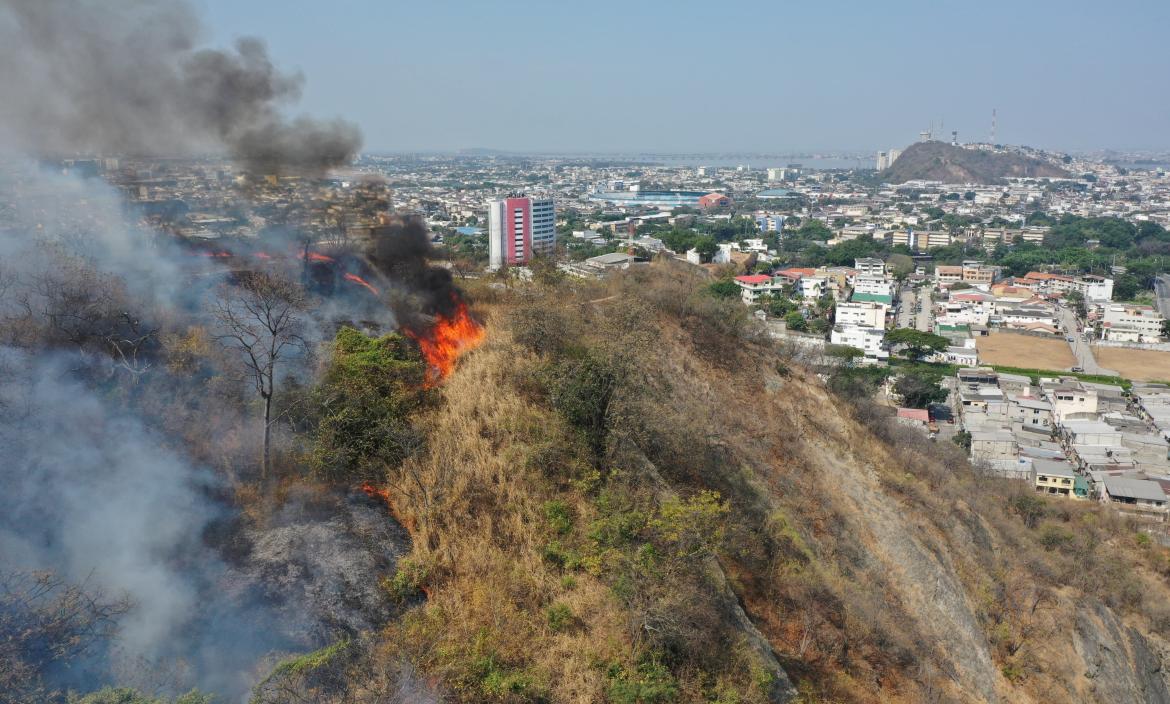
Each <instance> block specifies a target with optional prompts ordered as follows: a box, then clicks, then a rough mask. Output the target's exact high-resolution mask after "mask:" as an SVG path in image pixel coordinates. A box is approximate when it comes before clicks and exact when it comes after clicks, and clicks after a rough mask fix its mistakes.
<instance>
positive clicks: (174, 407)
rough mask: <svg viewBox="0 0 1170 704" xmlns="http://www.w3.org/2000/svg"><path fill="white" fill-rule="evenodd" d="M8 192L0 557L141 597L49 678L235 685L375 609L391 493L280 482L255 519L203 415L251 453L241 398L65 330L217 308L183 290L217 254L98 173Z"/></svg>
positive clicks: (212, 273) (399, 540) (218, 277)
mask: <svg viewBox="0 0 1170 704" xmlns="http://www.w3.org/2000/svg"><path fill="white" fill-rule="evenodd" d="M0 211H3V213H4V219H5V223H6V224H7V225H8V226H7V227H0V574H3V573H6V572H13V571H16V572H22V571H28V570H36V569H45V570H50V571H52V572H54V573H57V574H59V575H61V576H62V577H64V578H66V579H68V580H69V581H71V582H75V583H81V582H85V583H87V584H90V585H92V586H93V587H95V588H98V589H100V590H101V591H102V592H104V593H106V594H109V595H111V596H121V595H126V596H128V597H129V598H130V599H131V600H132V602H133V603H134V605H135V607H134V609H133V610H132V611H131V612H129V614H127V615H126V616H125V617H124V618H123V619H122V620H121V621H119V623H118V626H119V628H118V636H117V639H116V641H115V643H114V644H112V646H111V649H110V650H109V651H108V652H106V653H104V654H101V657H104V658H105V659H106V661H97V660H100V659H101V658H100V657H97V656H95V658H96V660H95V661H94V662H90V663H84V665H85V667H84V668H83V667H73V668H72V670H71V672H70V673H69V677H71V678H72V679H68V678H67V679H66V681H64V682H57V683H56V684H58V685H70V686H76V687H77V688H78V689H81V690H90V689H96V688H98V687H100V686H102V685H105V684H113V683H118V684H134V683H135V682H134V681H133V679H132V678H131V680H129V681H128V680H127V679H126V678H124V677H122V676H121V675H120V674H119V671H120V668H121V667H123V665H122V663H129V667H130V668H137V667H138V666H137V665H136V663H138V662H140V661H141V662H145V663H146V664H147V665H149V666H151V667H158V668H159V669H160V670H164V671H167V672H170V671H172V670H174V671H176V672H179V673H180V675H181V677H180V678H179V680H178V681H179V682H181V684H182V685H183V686H182V687H179V689H180V690H181V689H185V688H186V687H190V686H199V687H200V688H202V689H205V690H208V691H211V692H215V693H217V694H221V695H224V696H226V697H227V699H226V700H225V701H240V698H241V697H243V696H245V694H246V692H247V691H248V689H249V688H250V687H251V685H253V684H254V683H255V682H256V681H257V679H258V677H260V676H263V674H265V672H266V671H265V670H264V667H265V663H268V666H269V667H270V666H271V661H272V660H273V659H278V658H279V656H280V655H281V654H287V653H289V652H304V651H306V650H311V649H314V648H317V647H321V646H322V645H325V644H327V643H330V642H333V641H334V640H336V639H337V638H338V637H339V635H340V634H353V633H356V632H361V631H370V630H373V629H375V628H376V627H377V626H378V625H380V624H382V623H384V622H385V621H386V620H387V619H388V618H389V617H390V615H391V605H390V604H389V603H387V601H386V596H385V593H384V592H383V591H382V590H381V589H380V587H379V586H378V585H379V584H380V581H381V580H382V579H383V578H385V577H387V576H389V575H392V574H393V569H394V564H395V561H396V559H397V557H398V556H399V555H400V554H402V553H403V552H404V551H406V550H407V549H408V542H407V538H406V535H405V534H404V533H403V532H402V531H401V529H400V528H399V527H397V526H396V525H395V524H394V523H393V521H392V520H390V518H389V516H388V514H387V511H386V507H385V506H384V505H382V504H381V503H380V502H379V501H376V500H373V499H369V498H368V497H366V496H365V495H364V494H360V492H359V493H357V494H351V495H346V496H337V495H334V494H323V495H321V496H292V497H290V498H289V499H288V500H287V502H286V503H285V504H284V505H283V509H282V510H279V511H277V512H275V514H274V515H273V516H272V517H271V518H270V519H269V520H268V521H267V522H264V523H262V524H253V523H249V522H248V521H247V520H246V519H245V518H244V517H242V516H241V515H240V514H239V512H238V510H237V509H236V508H235V507H234V506H233V505H232V495H231V491H230V489H229V487H228V486H227V484H228V481H229V479H226V478H225V474H224V473H223V467H222V465H219V464H217V465H216V466H215V467H214V469H215V470H219V471H213V468H211V467H210V466H209V462H208V460H207V455H206V449H207V441H206V440H205V439H203V435H202V433H203V430H201V429H206V430H207V431H210V432H211V433H212V434H213V435H218V434H220V433H225V434H226V433H230V432H233V431H235V430H237V429H239V432H240V433H241V435H242V436H243V437H244V438H245V440H243V441H237V442H232V441H230V440H227V439H225V440H224V441H223V442H220V443H214V445H215V447H216V450H215V459H216V460H217V461H226V462H228V463H229V464H231V465H232V466H233V467H234V466H237V465H240V464H242V463H243V462H251V461H254V458H255V457H256V454H257V448H256V447H255V440H254V439H249V438H253V436H254V435H255V433H253V432H252V431H251V430H250V429H251V428H253V427H254V423H255V418H254V417H253V416H251V415H248V416H246V417H242V416H240V415H239V413H240V412H241V410H247V409H241V408H240V407H239V405H238V402H237V401H234V400H232V399H233V398H234V397H232V396H231V394H228V395H227V397H226V398H227V400H221V396H220V395H214V394H212V393H211V392H210V391H209V390H208V389H207V388H206V387H204V386H202V384H203V383H204V379H203V377H201V376H200V375H199V374H201V373H202V372H200V373H190V372H181V373H175V374H172V373H171V372H170V371H168V369H167V367H166V365H165V363H163V361H162V360H161V359H153V360H152V362H153V363H152V366H150V368H149V369H148V370H147V371H146V372H145V373H143V374H142V376H141V379H140V381H138V382H137V383H136V384H134V385H131V384H130V383H129V381H128V378H127V377H126V376H125V375H124V372H122V371H119V369H118V368H117V366H116V364H114V362H116V359H115V358H114V357H113V356H112V355H111V354H110V351H109V348H108V346H107V345H106V344H105V342H104V341H102V340H99V341H97V342H96V343H95V344H88V343H81V342H78V341H77V340H78V339H79V338H80V336H79V335H77V334H75V333H77V332H78V331H81V330H84V329H85V328H86V327H92V328H95V329H105V328H106V327H107V326H110V325H113V326H114V327H115V329H123V323H122V322H121V316H122V313H123V312H126V313H129V317H130V318H132V319H135V320H141V321H143V329H146V328H151V327H154V326H164V328H165V326H166V325H167V324H168V321H170V324H172V325H173V324H175V321H178V324H179V329H183V328H185V326H186V325H188V324H204V325H210V321H209V319H208V317H207V314H206V312H205V311H204V310H203V308H202V305H203V301H202V299H201V298H200V297H199V296H197V295H193V293H192V292H193V291H197V290H200V289H201V288H202V290H204V291H205V292H211V291H212V290H213V288H212V287H213V286H215V285H216V282H220V281H222V280H224V275H225V274H226V273H227V272H226V271H224V270H223V265H221V264H220V263H219V262H218V260H213V259H205V258H201V257H198V256H193V255H192V253H191V252H187V251H183V250H182V249H180V248H178V247H176V246H175V245H174V244H173V243H172V242H171V238H170V237H168V236H165V235H161V234H160V233H156V232H153V231H151V230H149V229H147V228H144V227H139V226H138V225H137V224H136V222H135V218H134V217H133V210H132V209H128V208H126V207H125V204H123V203H121V202H120V201H119V198H118V195H117V193H116V191H114V190H113V189H112V188H110V187H109V186H107V185H105V184H104V183H102V182H101V181H97V180H92V179H91V180H82V179H78V178H75V177H69V176H62V175H61V174H52V173H45V172H43V171H38V170H36V169H30V170H15V171H11V172H8V173H6V174H5V176H4V177H0ZM128 216H129V217H128ZM75 293H76V295H74V294H75ZM83 293H87V294H88V295H82V294H83ZM61 304H67V305H65V306H62V305H61ZM61 313H65V315H60V314H61ZM54 315H56V316H58V317H59V318H60V320H58V321H57V323H56V324H55V325H54V324H50V322H48V321H49V319H50V318H51V317H52V316H54ZM111 320H112V322H111ZM131 336H132V335H131ZM123 337H125V336H123ZM151 353H153V348H152V350H151ZM224 384H225V387H226V388H232V387H233V385H234V384H235V382H233V381H230V380H227V376H226V372H225V382H224ZM217 388H219V387H217ZM225 393H227V392H224V391H223V390H222V388H221V391H220V394H221V395H222V394H225ZM189 407H190V408H189ZM189 433H191V434H194V435H196V436H198V438H197V439H198V440H199V441H200V442H201V443H202V444H200V445H199V447H200V448H202V449H203V451H204V453H205V454H203V455H198V454H197V448H196V447H195V443H194V441H192V439H191V437H190V436H189ZM213 442H214V441H213ZM236 453H242V456H241V455H237V454H236ZM243 456H246V459H245V458H244V457H243ZM200 457H202V459H199V458H200ZM228 476H230V475H228ZM184 673H185V674H184ZM168 676H169V675H168ZM176 677H179V675H176ZM2 701H5V696H4V693H3V692H0V702H2Z"/></svg>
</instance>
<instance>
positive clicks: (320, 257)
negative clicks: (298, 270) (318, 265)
mask: <svg viewBox="0 0 1170 704" xmlns="http://www.w3.org/2000/svg"><path fill="white" fill-rule="evenodd" d="M301 259H308V260H309V261H311V262H331V261H333V257H331V256H329V255H327V254H321V253H320V252H309V253H308V254H307V255H306V254H302V255H301Z"/></svg>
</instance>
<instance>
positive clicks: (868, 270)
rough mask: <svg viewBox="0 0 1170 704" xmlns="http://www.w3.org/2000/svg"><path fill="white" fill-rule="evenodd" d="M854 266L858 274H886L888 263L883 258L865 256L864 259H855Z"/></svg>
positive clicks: (880, 275)
mask: <svg viewBox="0 0 1170 704" xmlns="http://www.w3.org/2000/svg"><path fill="white" fill-rule="evenodd" d="M853 268H854V269H856V270H857V275H858V276H879V277H882V276H885V275H886V273H887V272H886V263H885V262H883V261H882V260H881V259H875V258H873V257H865V258H863V259H854V260H853Z"/></svg>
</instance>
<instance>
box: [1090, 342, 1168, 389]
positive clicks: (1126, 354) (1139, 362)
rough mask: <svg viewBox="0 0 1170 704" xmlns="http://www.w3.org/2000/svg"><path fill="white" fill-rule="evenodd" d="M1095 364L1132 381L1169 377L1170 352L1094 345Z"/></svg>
mask: <svg viewBox="0 0 1170 704" xmlns="http://www.w3.org/2000/svg"><path fill="white" fill-rule="evenodd" d="M1093 356H1095V357H1096V358H1097V364H1100V365H1101V366H1102V367H1105V368H1106V369H1112V370H1114V371H1115V372H1117V373H1119V374H1120V375H1121V376H1123V377H1125V378H1126V379H1132V380H1133V381H1158V380H1167V379H1170V352H1159V351H1158V350H1134V349H1129V348H1126V347H1094V348H1093Z"/></svg>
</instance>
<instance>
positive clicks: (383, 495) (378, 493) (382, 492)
mask: <svg viewBox="0 0 1170 704" xmlns="http://www.w3.org/2000/svg"><path fill="white" fill-rule="evenodd" d="M362 491H364V492H366V496H368V497H370V498H371V499H382V500H383V501H385V502H386V503H390V492H389V491H388V490H386V489H379V488H378V487H376V486H374V485H373V484H371V483H369V482H366V483H365V484H362Z"/></svg>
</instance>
